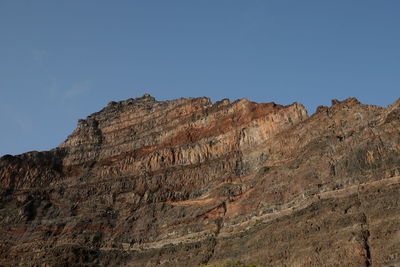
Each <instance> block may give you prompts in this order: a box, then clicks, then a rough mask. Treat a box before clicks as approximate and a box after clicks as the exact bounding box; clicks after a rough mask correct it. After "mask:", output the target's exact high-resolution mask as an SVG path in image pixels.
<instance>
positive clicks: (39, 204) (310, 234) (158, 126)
mask: <svg viewBox="0 0 400 267" xmlns="http://www.w3.org/2000/svg"><path fill="white" fill-rule="evenodd" d="M399 106H400V101H399V100H398V101H396V102H394V103H393V104H392V105H390V106H388V107H387V108H382V107H377V106H370V105H364V104H361V103H359V102H358V101H357V100H356V99H354V98H350V99H346V100H344V101H338V100H333V101H332V106H331V107H323V106H321V107H319V108H318V109H317V111H316V113H315V114H313V115H312V116H308V115H307V112H306V110H305V109H304V107H303V106H302V105H301V104H297V103H294V104H292V105H288V106H282V105H277V104H275V103H261V104H258V103H254V102H251V101H249V100H247V99H241V100H237V101H234V102H230V101H229V100H226V99H224V100H221V101H218V102H216V103H211V101H210V100H209V99H208V98H182V99H177V100H171V101H156V100H155V99H154V98H153V97H151V96H149V95H144V96H143V97H140V98H135V99H128V100H125V101H121V102H110V103H109V104H108V105H107V106H106V107H105V108H103V109H102V110H101V111H99V112H96V113H94V114H92V115H90V116H88V117H87V118H86V119H84V120H80V121H79V122H78V125H77V128H76V129H75V130H74V131H73V133H72V134H71V135H70V136H69V137H68V138H67V140H65V141H64V142H63V143H62V144H61V145H60V146H59V147H57V148H55V149H53V150H51V151H45V152H28V153H25V154H22V155H17V156H11V155H6V156H3V157H2V158H1V159H0V186H1V188H0V197H1V199H0V265H2V266H3V265H4V266H15V265H18V264H20V265H40V266H42V265H47V266H70V265H71V266H77V265H78V266H79V265H81V266H82V265H83V266H92V265H94V266H108V265H111V266H115V265H120V266H121V265H127V266H157V265H161V266H199V265H201V264H208V265H210V266H220V265H222V266H224V265H223V264H226V263H228V262H242V263H244V264H250V263H253V264H255V265H256V266H258V265H259V266H324V265H327V266H350V265H351V266H391V265H392V266H396V265H398V264H400V194H399V193H400V107H399Z"/></svg>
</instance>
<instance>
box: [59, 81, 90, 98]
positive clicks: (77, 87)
mask: <svg viewBox="0 0 400 267" xmlns="http://www.w3.org/2000/svg"><path fill="white" fill-rule="evenodd" d="M91 89H92V85H91V83H90V82H88V81H83V82H80V83H77V84H74V85H72V86H71V88H70V89H68V90H67V91H65V93H64V98H66V99H71V98H75V97H78V96H80V95H83V94H85V93H87V92H89V91H90V90H91Z"/></svg>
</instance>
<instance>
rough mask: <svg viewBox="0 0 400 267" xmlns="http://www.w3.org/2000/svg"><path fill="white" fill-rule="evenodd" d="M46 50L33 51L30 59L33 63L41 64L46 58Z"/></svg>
mask: <svg viewBox="0 0 400 267" xmlns="http://www.w3.org/2000/svg"><path fill="white" fill-rule="evenodd" d="M47 55H48V53H47V50H46V49H35V50H33V51H32V59H33V61H35V62H42V61H43V60H44V59H46V58H47Z"/></svg>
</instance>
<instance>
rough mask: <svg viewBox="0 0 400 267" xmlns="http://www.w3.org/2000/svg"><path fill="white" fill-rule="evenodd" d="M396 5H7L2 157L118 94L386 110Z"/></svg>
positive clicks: (1, 62)
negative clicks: (338, 103)
mask: <svg viewBox="0 0 400 267" xmlns="http://www.w3.org/2000/svg"><path fill="white" fill-rule="evenodd" d="M399 14H400V1H398V0H375V1H370V0H351V1H350V0H335V1H333V0H332V1H322V0H313V1H310V0H301V1H299V0H291V1H289V0H259V1H258V0H241V1H235V0H209V1H207V0H196V1H194V0H181V1H176V0H168V1H167V0H160V1H152V0H143V1H133V0H132V1H117V0H116V1H101V0H96V1H94V0H85V1H81V0H79V1H78V0H75V1H73V0H68V1H67V0H65V1H53V0H31V1H23V0H18V1H16V0H9V1H8V0H0V125H1V129H0V155H3V154H7V153H9V154H18V153H22V152H26V151H30V150H47V149H51V148H53V147H55V146H57V145H58V144H59V143H61V142H62V141H63V140H64V139H65V138H66V137H67V136H68V134H69V133H71V132H72V131H73V129H74V128H75V126H76V122H77V120H78V119H80V118H85V117H86V116H87V115H89V114H90V113H93V112H95V111H98V110H99V109H101V108H102V107H103V106H105V105H106V104H107V103H108V102H109V101H111V100H122V99H126V98H130V97H138V96H141V95H143V94H144V93H146V92H147V93H150V94H151V95H153V96H155V97H156V98H157V99H158V100H165V99H173V98H179V97H196V96H209V97H211V99H212V100H213V101H215V100H219V99H222V98H230V99H231V100H234V99H237V98H243V97H246V98H249V99H250V100H253V101H257V102H270V101H275V102H277V103H280V104H290V103H292V102H295V101H297V102H300V103H303V104H304V105H305V106H306V107H307V109H308V110H309V112H310V113H313V112H314V111H315V108H316V107H317V106H318V105H321V104H323V105H330V100H331V99H333V98H338V99H343V98H347V97H351V96H354V97H357V98H358V99H359V100H361V101H362V102H364V103H368V104H376V105H381V106H386V105H387V104H389V103H391V102H393V101H394V100H395V99H397V98H398V97H399V91H400V90H399V89H400V15H399Z"/></svg>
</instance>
